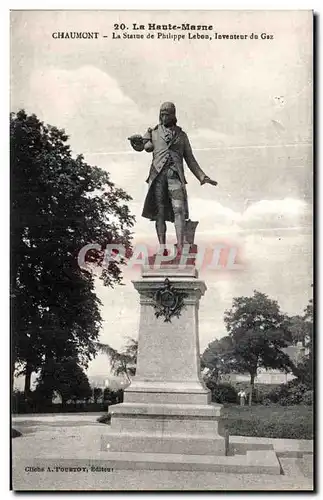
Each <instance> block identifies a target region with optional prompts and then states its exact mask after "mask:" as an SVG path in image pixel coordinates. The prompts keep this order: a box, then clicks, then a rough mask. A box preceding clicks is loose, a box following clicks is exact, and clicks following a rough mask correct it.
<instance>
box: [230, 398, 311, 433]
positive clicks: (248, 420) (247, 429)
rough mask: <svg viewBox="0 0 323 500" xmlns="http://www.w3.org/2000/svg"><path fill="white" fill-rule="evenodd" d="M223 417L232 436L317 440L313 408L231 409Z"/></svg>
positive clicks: (233, 407)
mask: <svg viewBox="0 0 323 500" xmlns="http://www.w3.org/2000/svg"><path fill="white" fill-rule="evenodd" d="M222 415H223V416H222V419H221V420H222V424H223V426H224V428H225V429H228V431H229V434H231V435H235V436H250V437H269V438H282V439H313V433H314V429H313V409H312V407H311V406H302V405H297V406H290V407H286V406H285V407H282V406H270V407H268V406H267V407H266V406H252V407H248V406H244V407H241V406H231V407H225V408H224V409H223V413H222Z"/></svg>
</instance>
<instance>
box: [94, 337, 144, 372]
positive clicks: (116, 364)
mask: <svg viewBox="0 0 323 500" xmlns="http://www.w3.org/2000/svg"><path fill="white" fill-rule="evenodd" d="M97 346H98V349H99V350H100V351H101V352H103V353H104V354H106V355H107V356H108V357H109V359H110V363H111V370H112V372H113V373H114V374H115V375H125V376H126V377H127V379H128V381H129V382H131V377H133V376H134V375H135V373H136V363H137V352H138V341H137V340H134V339H132V338H130V337H129V338H128V342H127V344H126V347H125V348H124V350H123V351H121V352H118V351H117V350H116V349H113V348H112V347H111V346H110V345H108V344H102V343H100V342H98V343H97Z"/></svg>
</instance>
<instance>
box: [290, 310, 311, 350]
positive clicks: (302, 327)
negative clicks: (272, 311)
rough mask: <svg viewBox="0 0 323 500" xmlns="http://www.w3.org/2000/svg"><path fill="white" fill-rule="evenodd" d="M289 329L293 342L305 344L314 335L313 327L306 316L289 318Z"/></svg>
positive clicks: (294, 343)
mask: <svg viewBox="0 0 323 500" xmlns="http://www.w3.org/2000/svg"><path fill="white" fill-rule="evenodd" d="M288 329H289V331H290V334H291V338H292V344H293V345H296V344H297V343H298V342H301V343H302V345H303V346H305V345H306V344H307V342H308V340H309V338H311V336H312V328H311V325H310V324H309V322H308V321H307V320H306V319H305V317H304V316H299V315H297V316H291V317H290V318H288Z"/></svg>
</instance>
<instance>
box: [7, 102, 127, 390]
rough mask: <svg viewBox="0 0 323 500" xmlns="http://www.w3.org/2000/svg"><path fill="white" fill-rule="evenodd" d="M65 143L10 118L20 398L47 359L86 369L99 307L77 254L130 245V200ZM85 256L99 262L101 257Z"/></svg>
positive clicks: (32, 120)
mask: <svg viewBox="0 0 323 500" xmlns="http://www.w3.org/2000/svg"><path fill="white" fill-rule="evenodd" d="M67 140H68V136H67V135H66V133H65V131H64V130H59V129H57V128H56V127H54V126H51V125H44V123H42V122H41V121H39V120H38V118H37V117H36V116H35V115H31V116H28V115H27V114H26V113H25V112H24V111H23V110H21V111H19V112H18V113H17V114H12V115H11V117H10V155H11V156H10V162H11V183H10V184H11V193H10V197H11V310H12V316H11V317H12V374H13V373H14V369H15V367H17V366H18V367H20V369H21V372H22V373H25V375H26V378H25V382H26V383H25V391H26V393H27V392H29V391H30V376H31V373H32V372H33V371H38V370H39V369H40V368H42V367H43V365H44V364H45V363H47V359H56V360H59V359H63V358H64V357H68V356H71V357H74V358H75V359H77V362H78V363H79V364H80V365H82V366H84V367H86V366H87V364H88V361H89V360H90V359H92V358H93V356H94V355H95V353H96V341H97V340H98V333H99V330H100V326H101V315H100V305H101V303H100V301H99V299H98V298H97V297H96V295H95V293H94V275H93V273H92V272H90V270H89V269H84V268H81V267H80V266H79V265H78V254H79V251H80V250H81V249H82V248H83V247H84V246H85V245H87V244H89V243H97V244H99V245H101V248H102V249H104V248H105V246H106V245H107V244H108V243H112V242H113V243H122V244H123V245H124V246H125V247H126V248H129V247H130V240H131V233H130V228H131V227H132V226H133V221H134V219H133V216H131V215H130V213H129V209H128V206H127V204H126V202H128V201H129V200H130V199H131V198H130V197H129V196H128V195H127V194H126V193H125V192H124V191H123V190H122V189H119V188H116V187H115V185H114V184H113V183H112V182H111V180H110V177H109V174H108V173H107V172H106V171H104V170H102V169H100V168H98V167H91V166H90V165H88V164H87V163H86V162H85V161H84V158H83V156H82V155H79V156H77V157H76V158H75V157H73V156H72V152H71V149H70V146H69V145H68V144H67ZM87 255H88V257H89V259H90V260H91V261H94V262H95V263H97V264H100V263H102V252H101V253H99V252H96V253H95V252H92V254H91V253H88V254H87ZM99 277H100V279H101V280H102V281H103V283H104V284H105V285H107V286H114V285H116V284H118V283H121V268H120V266H119V265H117V264H115V263H110V264H109V266H108V267H105V268H101V269H100V275H99ZM12 378H13V377H12Z"/></svg>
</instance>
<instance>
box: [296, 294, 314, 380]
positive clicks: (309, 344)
mask: <svg viewBox="0 0 323 500" xmlns="http://www.w3.org/2000/svg"><path fill="white" fill-rule="evenodd" d="M303 320H304V322H305V324H306V328H307V338H306V349H307V352H306V353H305V355H304V356H303V359H302V360H301V361H300V362H299V363H298V364H297V365H294V366H293V373H294V375H295V376H296V377H297V378H298V379H299V381H300V382H301V383H303V384H305V385H306V386H307V387H309V388H310V389H312V388H313V382H314V380H313V376H314V367H313V327H314V325H313V321H314V307H313V300H312V299H310V300H309V303H308V305H307V306H306V308H305V309H304V315H303Z"/></svg>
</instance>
